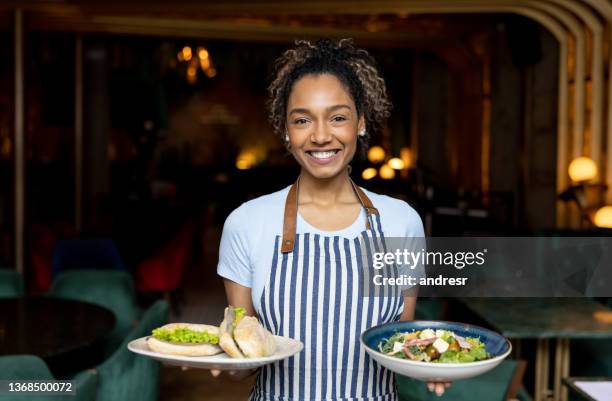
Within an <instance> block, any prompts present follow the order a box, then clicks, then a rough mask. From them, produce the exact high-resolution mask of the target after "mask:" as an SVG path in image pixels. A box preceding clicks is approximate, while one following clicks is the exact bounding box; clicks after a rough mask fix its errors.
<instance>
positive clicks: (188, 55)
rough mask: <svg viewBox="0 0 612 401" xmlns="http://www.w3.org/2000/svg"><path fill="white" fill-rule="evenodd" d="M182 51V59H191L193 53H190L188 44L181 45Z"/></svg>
mask: <svg viewBox="0 0 612 401" xmlns="http://www.w3.org/2000/svg"><path fill="white" fill-rule="evenodd" d="M182 53H183V59H185V61H189V60H191V57H193V54H192V53H191V47H189V46H185V47H183V50H182Z"/></svg>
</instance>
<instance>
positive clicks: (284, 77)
mask: <svg viewBox="0 0 612 401" xmlns="http://www.w3.org/2000/svg"><path fill="white" fill-rule="evenodd" d="M269 95H270V101H269V111H270V120H271V122H272V125H273V127H274V130H275V131H276V133H277V134H278V135H279V136H280V138H281V139H282V140H283V141H284V143H285V145H286V147H287V149H288V150H289V152H290V153H291V154H292V155H293V157H294V158H295V159H296V161H297V162H298V163H299V165H300V166H301V172H300V175H299V177H298V178H297V180H296V182H295V184H293V185H291V186H290V187H287V188H285V189H282V190H280V191H278V192H275V193H272V194H269V195H265V196H262V197H259V198H257V199H254V200H251V201H249V202H246V203H244V204H242V205H241V206H240V207H238V208H237V209H236V210H234V211H233V212H232V213H231V214H230V216H229V217H228V218H227V220H226V222H225V225H224V228H223V235H222V239H221V246H220V255H219V265H218V274H219V275H221V276H222V277H223V278H224V283H225V290H226V294H227V298H228V302H229V303H230V304H231V305H234V306H241V307H244V308H246V310H247V313H249V314H251V315H258V316H259V318H260V319H261V321H262V323H263V324H264V325H265V326H266V327H267V328H268V329H269V330H270V331H271V332H272V333H274V334H276V335H282V336H289V337H292V338H296V339H298V340H300V341H302V342H303V343H304V345H305V346H304V350H303V351H302V352H301V353H300V354H298V355H297V356H295V357H292V358H289V359H287V360H284V361H280V362H278V363H275V364H272V365H268V366H265V367H263V368H262V369H261V370H260V372H259V376H258V379H257V382H256V385H255V387H254V389H253V391H252V393H251V399H252V400H273V399H274V400H276V399H281V400H285V399H291V400H323V399H325V400H343V399H349V398H351V399H354V398H359V399H363V400H372V401H374V400H394V399H396V398H397V397H396V393H395V384H394V376H393V374H392V373H391V372H389V371H387V370H386V369H384V368H382V367H380V366H379V365H377V364H376V363H374V362H373V361H372V360H371V359H370V358H369V356H368V355H367V354H366V353H365V351H364V349H363V347H361V346H360V344H359V335H360V334H361V332H363V331H364V330H365V329H367V328H368V327H372V326H375V325H378V324H381V323H386V322H390V321H394V320H398V319H399V320H410V319H412V318H413V316H414V308H415V302H416V299H415V298H414V297H409V296H406V297H403V296H402V294H401V292H400V291H399V290H396V291H397V292H396V293H395V296H394V297H390V298H384V299H383V298H380V297H366V296H364V294H363V289H362V288H361V286H360V285H359V283H360V281H359V280H360V279H362V278H363V277H362V271H361V269H360V268H359V266H360V262H359V260H358V258H357V255H360V244H361V243H360V241H359V239H360V238H362V235H363V236H366V237H372V236H377V237H379V238H380V237H382V236H383V232H384V235H386V236H388V237H422V236H423V235H424V234H423V226H422V223H421V219H420V218H419V216H418V214H417V213H416V212H415V211H414V210H413V209H412V208H411V207H410V206H409V205H408V204H406V203H405V202H403V201H400V200H397V199H393V198H390V197H387V196H384V195H378V194H375V193H372V192H370V191H367V190H364V189H361V188H359V187H357V186H356V185H355V184H353V182H352V180H351V178H350V176H349V172H350V162H351V160H352V159H353V157H354V156H355V154H356V153H357V152H360V153H364V151H365V149H366V147H367V143H368V138H369V137H370V135H374V134H377V133H378V132H379V131H380V130H381V127H382V126H383V124H384V122H385V119H386V118H387V117H388V115H389V110H390V106H391V105H390V103H389V100H388V98H387V93H386V89H385V84H384V81H383V79H382V78H381V77H380V75H379V73H378V71H377V70H376V67H375V64H374V62H373V60H372V58H371V57H370V56H369V55H368V53H367V52H366V51H364V50H361V49H358V48H356V47H355V46H354V45H353V43H352V41H351V40H348V39H343V40H340V41H331V40H320V41H317V42H308V41H299V42H296V45H295V47H294V48H293V49H290V50H288V51H286V52H285V53H284V54H283V56H281V57H280V59H279V60H277V63H276V76H275V79H274V80H273V82H272V84H271V85H270V88H269ZM429 388H430V390H434V389H435V391H436V392H437V393H438V394H441V393H442V392H443V391H444V384H442V383H430V384H429Z"/></svg>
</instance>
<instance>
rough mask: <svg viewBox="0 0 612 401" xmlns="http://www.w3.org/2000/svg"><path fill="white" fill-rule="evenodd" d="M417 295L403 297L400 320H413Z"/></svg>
mask: <svg viewBox="0 0 612 401" xmlns="http://www.w3.org/2000/svg"><path fill="white" fill-rule="evenodd" d="M416 302H417V297H416V296H412V295H407V296H405V297H404V310H403V311H402V314H401V316H400V320H413V319H414V308H416Z"/></svg>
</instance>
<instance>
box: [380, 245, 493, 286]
mask: <svg viewBox="0 0 612 401" xmlns="http://www.w3.org/2000/svg"><path fill="white" fill-rule="evenodd" d="M486 254H487V250H486V249H483V250H481V251H478V252H471V251H467V252H448V251H447V252H441V251H426V250H425V249H421V250H419V251H411V250H408V249H396V250H395V251H387V252H385V251H383V252H374V253H373V255H372V261H373V263H372V267H373V268H374V269H375V270H380V271H381V274H375V275H374V277H373V278H372V280H373V283H374V285H377V286H380V285H399V286H409V287H413V286H415V285H419V286H428V285H465V284H466V282H467V280H468V278H467V277H445V276H444V275H442V274H439V275H438V276H437V277H425V276H424V275H423V274H419V275H415V274H399V275H398V276H397V277H385V276H384V275H383V274H382V270H383V268H384V267H385V266H387V267H388V268H392V267H393V266H397V268H398V271H400V272H401V271H405V270H406V269H408V270H409V271H412V272H413V271H415V270H416V269H422V268H423V267H424V266H432V265H438V266H439V265H442V266H448V267H454V268H455V269H463V268H464V267H466V266H467V267H470V266H482V265H484V264H485V256H486Z"/></svg>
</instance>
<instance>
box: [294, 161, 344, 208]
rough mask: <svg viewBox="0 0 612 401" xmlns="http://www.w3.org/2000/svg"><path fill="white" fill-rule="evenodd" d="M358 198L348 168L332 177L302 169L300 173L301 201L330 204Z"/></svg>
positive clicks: (299, 198) (299, 199) (299, 197)
mask: <svg viewBox="0 0 612 401" xmlns="http://www.w3.org/2000/svg"><path fill="white" fill-rule="evenodd" d="M355 199H356V196H355V193H354V191H353V187H352V185H351V178H350V177H349V174H348V170H343V171H342V172H341V173H340V174H338V175H336V176H334V177H330V178H323V179H321V178H316V177H313V176H312V175H310V174H309V173H308V172H307V171H306V170H304V169H302V172H301V174H300V189H299V194H298V201H299V202H314V203H319V204H330V203H336V202H338V201H343V202H347V201H348V202H350V201H354V200H355Z"/></svg>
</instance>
